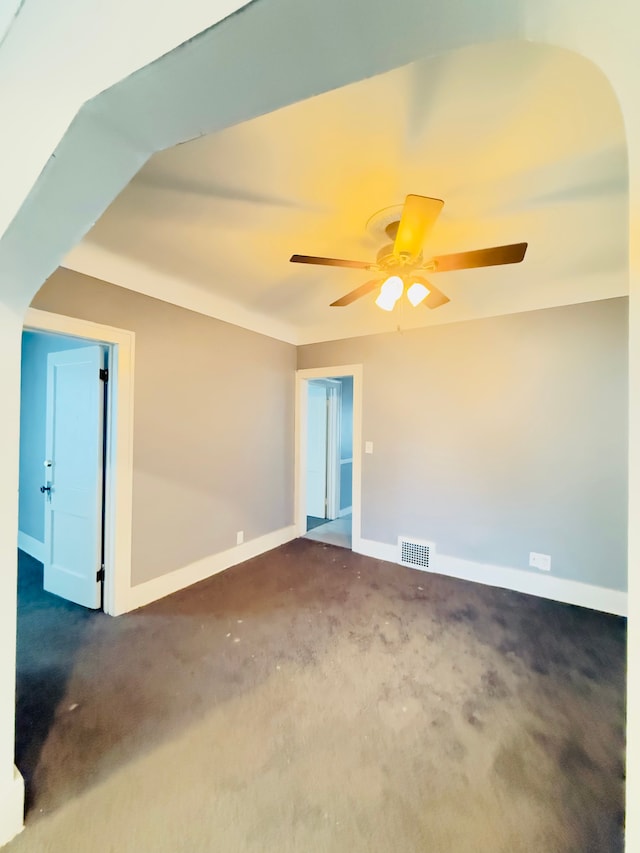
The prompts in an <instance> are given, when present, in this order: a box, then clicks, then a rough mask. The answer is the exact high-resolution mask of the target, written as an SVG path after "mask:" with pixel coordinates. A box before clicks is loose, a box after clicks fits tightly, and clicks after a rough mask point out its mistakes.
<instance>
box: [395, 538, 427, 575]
mask: <svg viewBox="0 0 640 853" xmlns="http://www.w3.org/2000/svg"><path fill="white" fill-rule="evenodd" d="M398 551H399V555H398V556H399V560H398V562H399V563H400V565H401V566H410V567H411V568H412V569H423V570H424V571H427V572H428V571H429V568H430V565H431V562H432V560H433V555H434V552H435V545H434V544H433V542H423V541H422V540H420V539H406V538H405V537H404V536H399V537H398Z"/></svg>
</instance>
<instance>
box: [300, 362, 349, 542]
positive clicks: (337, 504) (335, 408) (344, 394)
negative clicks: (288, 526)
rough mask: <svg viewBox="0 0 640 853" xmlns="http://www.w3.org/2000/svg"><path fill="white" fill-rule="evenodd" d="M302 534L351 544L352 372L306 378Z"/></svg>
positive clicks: (321, 540) (321, 539)
mask: <svg viewBox="0 0 640 853" xmlns="http://www.w3.org/2000/svg"><path fill="white" fill-rule="evenodd" d="M306 465H307V495H306V501H307V504H306V536H307V538H308V539H314V540H316V541H319V542H326V543H327V544H330V545H339V546H341V547H344V548H351V541H352V531H351V526H352V507H351V500H352V497H351V496H352V492H353V487H352V478H353V377H352V376H333V377H330V378H328V379H312V380H309V382H308V383H307V458H306Z"/></svg>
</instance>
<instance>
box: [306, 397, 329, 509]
mask: <svg viewBox="0 0 640 853" xmlns="http://www.w3.org/2000/svg"><path fill="white" fill-rule="evenodd" d="M308 388H309V394H308V410H307V515H313V516H315V517H316V518H326V512H327V506H326V499H327V389H326V387H325V386H324V385H320V384H319V383H314V382H309V383H308Z"/></svg>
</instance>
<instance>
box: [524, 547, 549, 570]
mask: <svg viewBox="0 0 640 853" xmlns="http://www.w3.org/2000/svg"><path fill="white" fill-rule="evenodd" d="M529 565H530V566H531V568H532V569H540V570H541V571H543V572H550V571H551V557H550V556H549V554H537V553H536V552H535V551H531V552H530V553H529Z"/></svg>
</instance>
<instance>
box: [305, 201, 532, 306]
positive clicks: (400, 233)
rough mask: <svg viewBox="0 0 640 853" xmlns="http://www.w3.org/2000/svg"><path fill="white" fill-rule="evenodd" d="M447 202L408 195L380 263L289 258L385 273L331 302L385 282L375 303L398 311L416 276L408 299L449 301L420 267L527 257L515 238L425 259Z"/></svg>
mask: <svg viewBox="0 0 640 853" xmlns="http://www.w3.org/2000/svg"><path fill="white" fill-rule="evenodd" d="M443 206H444V202H443V201H442V199H439V198H429V197H428V196H421V195H413V194H411V195H408V196H407V197H406V199H405V202H404V206H403V208H402V214H401V216H400V219H399V220H398V221H393V222H390V223H389V224H388V225H387V226H386V228H385V231H386V233H387V235H388V236H389V238H390V239H392V240H393V243H391V244H389V245H388V246H383V247H382V248H381V249H380V250H379V252H378V254H377V257H376V261H375V263H367V262H366V261H349V260H342V259H339V258H322V257H316V256H314V255H292V256H291V258H290V259H289V260H290V261H291V263H294V264H316V265H319V266H330V267H348V268H351V269H361V270H373V271H375V272H379V273H383V275H384V276H385V278H374V279H372V280H371V281H368V282H366V283H365V284H362V285H360V287H357V288H356V289H355V290H352V291H351V292H350V293H347V294H345V295H344V296H342V297H340V299H336V300H335V302H332V303H331V307H332V308H342V307H344V306H345V305H350V304H351V303H352V302H355V301H356V299H360V298H361V297H363V296H367V294H369V293H371V292H372V291H373V290H376V289H377V288H378V287H380V293H379V295H378V297H377V298H376V300H375V301H376V305H377V306H378V307H379V308H382V309H383V310H384V311H393V309H394V307H395V305H396V303H397V302H398V300H399V299H400V298H401V296H402V294H403V293H404V290H405V284H406V283H408V281H411V284H407V287H408V289H407V299H408V300H409V302H410V303H411V304H412V305H413V306H414V307H417V306H418V305H421V304H424V305H426V306H427V308H431V309H433V308H439V307H440V306H441V305H445V304H446V303H447V302H449V297H448V296H445V294H444V293H442V291H440V290H438V289H437V288H436V287H434V286H433V285H432V284H431V283H430V282H428V281H427V280H426V279H423V278H420V277H418V276H416V275H415V273H416V272H432V273H438V272H452V271H454V270H466V269H476V268H478V267H489V266H501V265H503V264H519V263H520V262H521V261H522V260H523V259H524V256H525V253H526V251H527V245H528V244H527V243H510V244H509V245H506V246H494V247H492V248H489V249H476V250H474V251H471V252H457V253H454V254H452V255H436V256H435V257H432V258H429V259H428V260H427V261H425V260H424V258H423V255H422V246H423V244H424V241H425V239H426V238H427V236H428V234H429V232H430V231H431V229H432V228H433V226H434V224H435V222H436V219H437V218H438V216H439V215H440V211H441V210H442V208H443Z"/></svg>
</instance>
